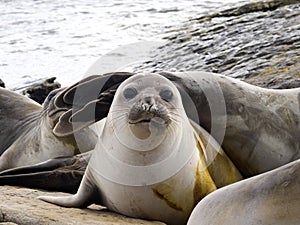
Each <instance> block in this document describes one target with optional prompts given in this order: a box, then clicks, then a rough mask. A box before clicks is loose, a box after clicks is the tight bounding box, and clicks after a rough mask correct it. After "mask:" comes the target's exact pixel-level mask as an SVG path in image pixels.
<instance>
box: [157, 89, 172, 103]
mask: <svg viewBox="0 0 300 225" xmlns="http://www.w3.org/2000/svg"><path fill="white" fill-rule="evenodd" d="M159 95H160V97H161V98H162V99H163V100H165V101H167V102H169V101H171V100H172V98H173V92H172V91H171V90H169V89H164V90H162V91H160V92H159Z"/></svg>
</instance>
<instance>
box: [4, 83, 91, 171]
mask: <svg viewBox="0 0 300 225" xmlns="http://www.w3.org/2000/svg"><path fill="white" fill-rule="evenodd" d="M63 92H64V90H63V89H59V90H54V91H52V92H51V93H50V94H49V95H48V97H47V99H46V100H45V102H44V104H43V106H40V105H39V104H37V103H35V102H34V101H32V100H30V99H28V98H26V97H24V96H22V95H19V94H17V93H14V92H12V91H9V90H6V89H4V88H0V105H1V109H0V126H1V131H0V171H3V170H6V169H9V168H15V167H19V166H24V165H32V164H35V163H39V162H42V161H45V160H47V159H51V158H54V157H59V156H73V155H74V154H76V153H78V152H79V151H78V145H80V146H81V149H80V150H81V151H87V150H90V149H92V148H93V147H94V146H95V143H96V137H97V136H96V134H95V133H94V131H92V130H91V129H89V128H85V129H82V130H80V131H78V132H77V133H76V134H77V137H78V138H76V140H75V138H74V132H70V133H66V134H64V133H63V132H61V133H62V135H60V136H57V135H56V134H55V133H54V130H55V129H57V128H58V127H61V126H62V125H61V124H62V123H63V118H61V117H62V115H63V114H64V113H65V112H66V111H68V110H70V108H72V107H71V106H67V105H66V104H65V105H63V103H62V102H61V104H60V105H61V106H63V107H57V103H56V101H57V100H58V98H59V97H61V96H60V95H61V94H62V93H63ZM61 130H63V128H61Z"/></svg>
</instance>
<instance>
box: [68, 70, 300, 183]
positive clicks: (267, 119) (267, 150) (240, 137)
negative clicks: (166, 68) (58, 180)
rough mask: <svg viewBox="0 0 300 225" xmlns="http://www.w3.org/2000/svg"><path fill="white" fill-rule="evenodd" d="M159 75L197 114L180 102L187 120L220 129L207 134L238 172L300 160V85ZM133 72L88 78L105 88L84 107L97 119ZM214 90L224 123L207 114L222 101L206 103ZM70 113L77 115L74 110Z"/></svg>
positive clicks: (196, 75) (259, 170)
mask: <svg viewBox="0 0 300 225" xmlns="http://www.w3.org/2000/svg"><path fill="white" fill-rule="evenodd" d="M159 74H160V75H162V76H164V77H166V78H167V79H169V80H171V81H172V82H173V83H174V84H175V85H176V87H177V88H178V90H179V92H180V93H181V95H182V96H184V93H187V94H188V96H189V98H191V100H192V102H193V103H194V105H195V107H196V110H197V112H196V114H197V115H195V113H193V112H192V113H191V110H190V109H189V106H190V102H189V101H185V99H184V100H183V104H184V107H185V108H186V113H187V116H188V117H189V118H190V119H192V120H194V121H195V122H197V123H198V124H200V125H201V127H203V128H204V129H205V130H207V131H208V132H209V133H211V128H212V127H217V129H219V130H224V129H225V135H224V138H223V139H222V137H223V136H222V137H221V138H219V137H217V135H216V136H215V133H211V135H212V136H213V137H214V138H215V139H216V140H217V141H218V142H219V144H221V145H222V147H223V149H224V151H225V152H226V153H227V154H228V156H229V157H230V159H231V160H232V161H233V162H234V164H235V165H236V166H237V167H238V169H239V170H240V171H241V173H242V174H243V176H245V177H251V176H254V175H257V174H260V173H263V172H266V171H269V170H272V169H274V168H277V167H279V166H282V165H285V164H287V163H289V162H292V161H294V160H296V159H298V158H300V137H299V135H300V132H299V131H300V97H299V96H300V88H294V89H287V90H272V89H266V88H260V87H256V86H253V85H250V84H247V83H245V82H243V81H239V80H237V79H233V78H230V77H226V76H222V75H219V74H214V73H206V72H182V73H168V72H160V73H159ZM132 75H134V74H133V73H116V74H114V73H112V74H108V75H104V76H98V77H97V76H94V77H93V80H92V82H96V81H98V82H100V81H101V80H102V79H107V80H108V82H107V83H106V89H105V90H104V91H103V93H101V95H99V98H98V99H97V100H94V101H91V102H90V103H88V104H87V105H86V106H84V107H83V108H85V107H90V106H91V105H92V106H94V107H95V110H96V111H97V110H98V111H101V113H100V114H99V116H98V117H97V118H96V120H100V119H102V118H103V117H105V115H106V114H105V111H106V110H108V109H109V107H108V105H109V104H110V103H111V101H112V99H113V93H114V92H115V89H116V88H117V87H118V86H119V85H120V84H121V83H122V82H123V81H124V80H126V79H128V78H129V77H130V76H132ZM82 85H83V86H86V87H85V89H88V87H89V86H91V84H89V83H82ZM75 87H76V86H74V88H75ZM75 90H76V89H74V90H71V92H74V91H75ZM217 90H219V91H221V94H222V97H223V99H224V104H225V111H222V110H221V111H220V112H222V113H223V114H219V115H214V116H215V117H217V118H224V119H225V123H222V122H220V121H219V120H218V119H216V118H212V115H213V114H214V113H215V112H211V108H212V106H215V107H217V108H218V105H219V104H220V101H221V100H220V101H216V102H209V101H208V98H207V93H212V95H213V94H214V93H217ZM217 97H218V96H217ZM186 102H187V104H186ZM102 103H103V104H102ZM220 105H222V104H220ZM103 109H105V110H103ZM78 112H80V110H78ZM106 112H107V111H106ZM78 114H79V115H80V113H78ZM96 114H97V113H96ZM74 116H75V117H76V114H75V115H74ZM79 117H80V116H79ZM213 119H214V120H213ZM79 120H80V119H79Z"/></svg>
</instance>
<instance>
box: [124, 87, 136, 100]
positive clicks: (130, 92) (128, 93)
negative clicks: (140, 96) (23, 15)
mask: <svg viewBox="0 0 300 225" xmlns="http://www.w3.org/2000/svg"><path fill="white" fill-rule="evenodd" d="M137 93H138V92H137V90H136V89H135V88H133V87H129V88H126V89H125V90H124V92H123V94H124V97H125V98H127V99H132V98H134V97H135V96H136V95H137Z"/></svg>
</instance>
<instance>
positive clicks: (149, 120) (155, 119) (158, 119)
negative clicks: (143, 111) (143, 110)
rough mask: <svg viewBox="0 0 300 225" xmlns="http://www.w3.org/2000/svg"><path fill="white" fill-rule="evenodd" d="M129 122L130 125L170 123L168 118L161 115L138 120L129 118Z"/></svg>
mask: <svg viewBox="0 0 300 225" xmlns="http://www.w3.org/2000/svg"><path fill="white" fill-rule="evenodd" d="M128 123H129V124H130V125H142V126H146V125H150V124H151V125H153V126H166V125H167V124H168V120H166V119H164V118H162V117H159V116H154V115H153V116H152V117H150V118H139V119H136V120H129V121H128Z"/></svg>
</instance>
